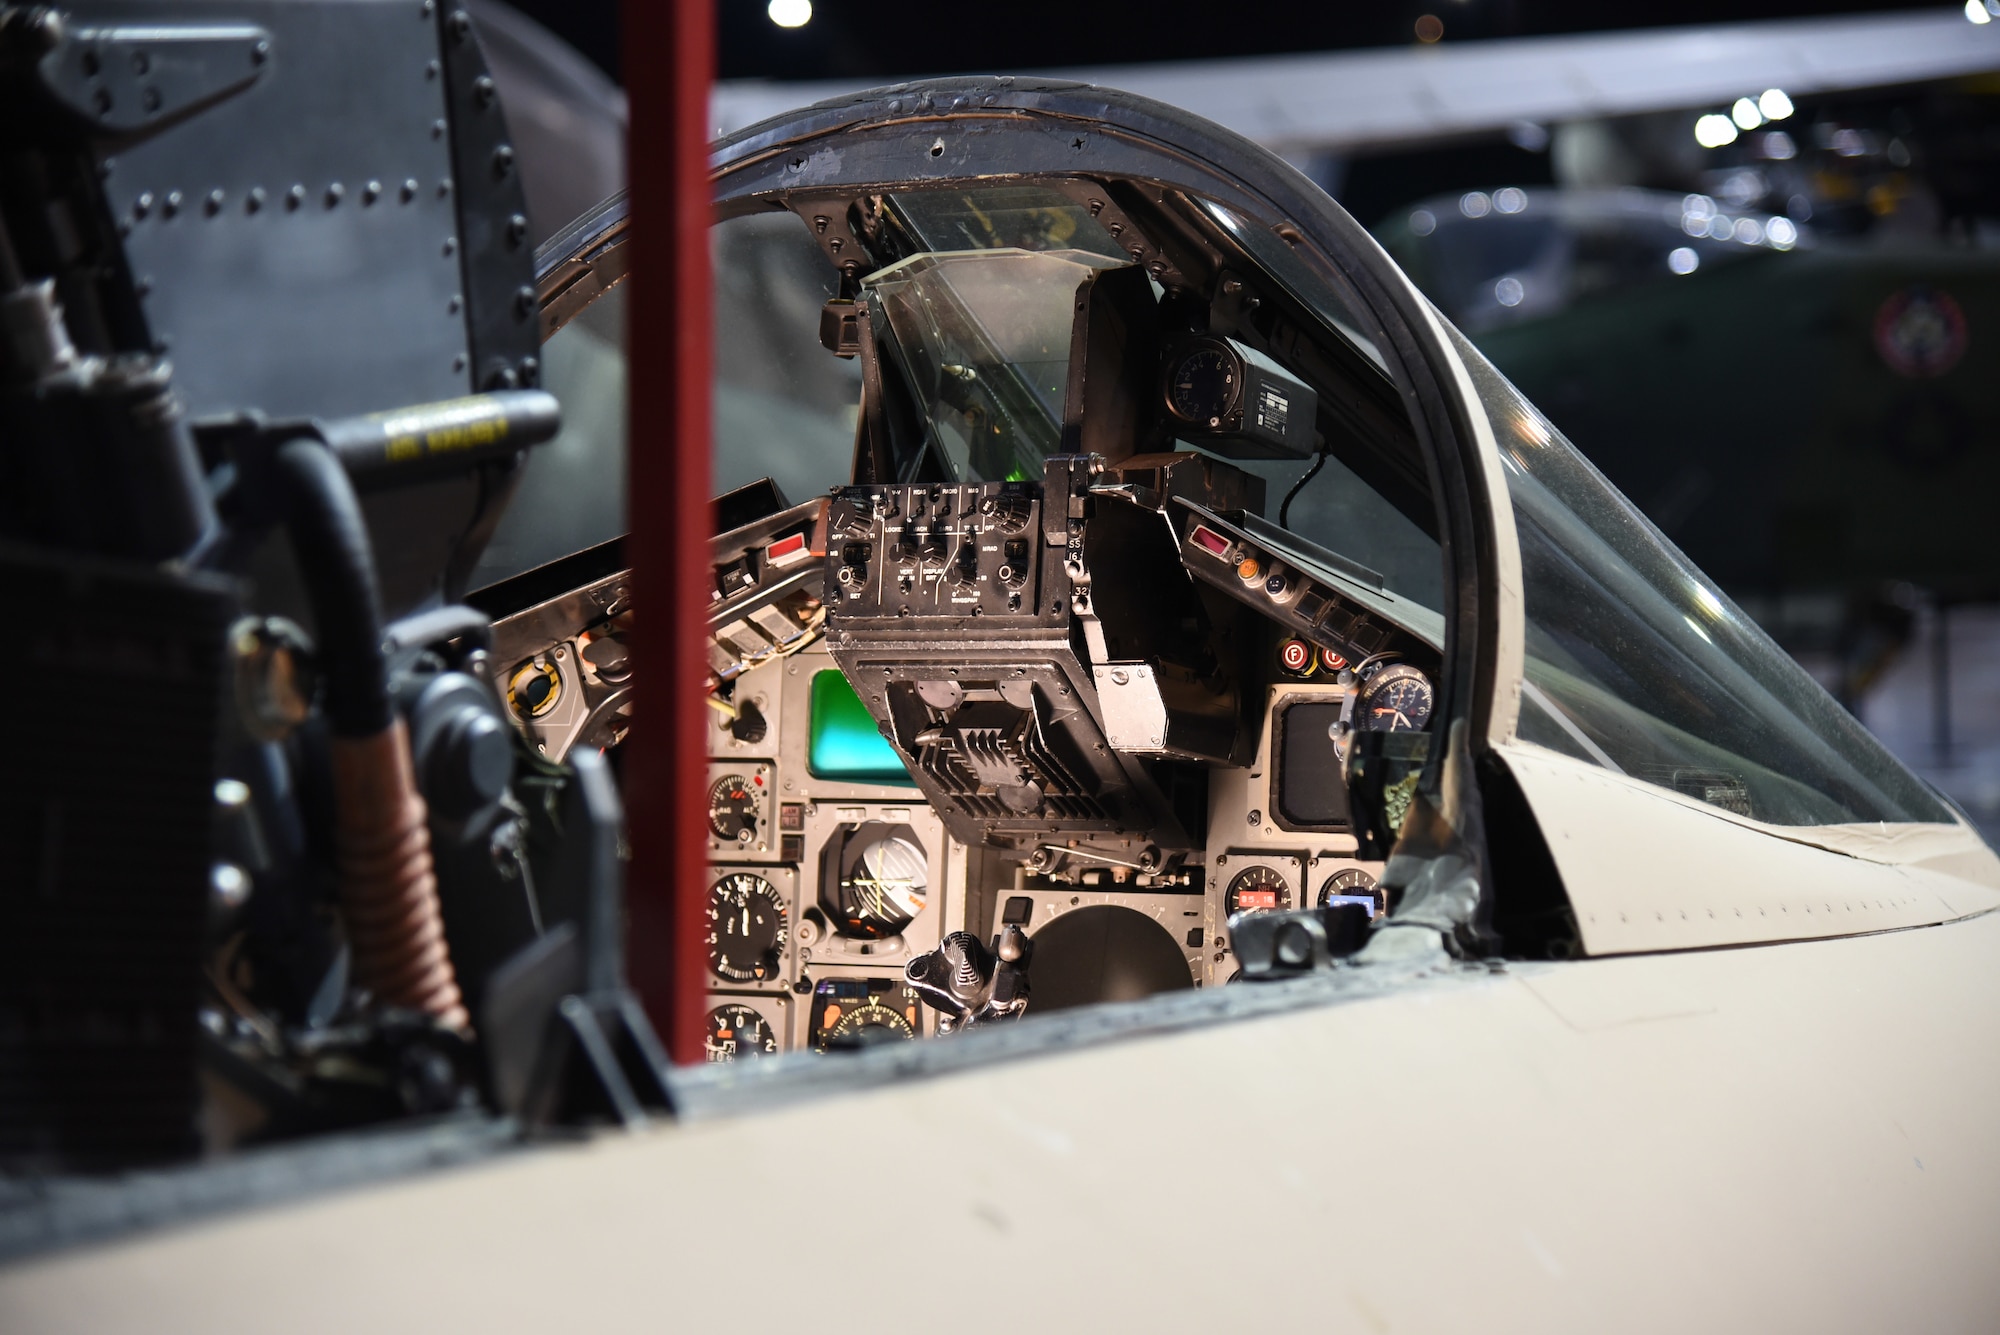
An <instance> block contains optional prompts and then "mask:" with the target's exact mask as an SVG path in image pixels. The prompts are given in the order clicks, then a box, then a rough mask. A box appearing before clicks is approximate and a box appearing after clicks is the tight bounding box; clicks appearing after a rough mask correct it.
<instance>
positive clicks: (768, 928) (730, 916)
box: [708, 872, 791, 983]
mask: <svg viewBox="0 0 2000 1335" xmlns="http://www.w3.org/2000/svg"><path fill="white" fill-rule="evenodd" d="M788 917H789V915H788V914H787V912H786V910H785V902H784V900H782V899H780V898H779V897H778V892H777V891H776V890H775V889H773V888H772V887H771V883H770V882H769V881H767V880H765V879H764V878H763V877H761V876H753V875H751V874H750V873H749V872H737V873H735V874H734V875H732V876H725V877H723V878H722V879H721V880H719V881H717V882H716V883H715V884H714V885H713V886H710V887H709V891H708V967H709V968H711V969H713V970H715V972H716V975H717V976H718V977H721V978H727V979H728V980H729V981H730V982H732V983H764V982H769V981H771V980H772V979H774V978H776V977H777V976H778V975H779V972H780V970H781V967H782V965H783V962H784V954H785V943H786V941H788V940H789V939H790V937H791V924H790V923H789V922H788V921H787V919H788Z"/></svg>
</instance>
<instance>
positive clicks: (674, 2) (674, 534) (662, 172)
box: [619, 0, 715, 1062]
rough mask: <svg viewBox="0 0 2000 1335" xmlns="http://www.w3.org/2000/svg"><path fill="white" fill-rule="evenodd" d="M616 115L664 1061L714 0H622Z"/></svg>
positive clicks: (694, 493)
mask: <svg viewBox="0 0 2000 1335" xmlns="http://www.w3.org/2000/svg"><path fill="white" fill-rule="evenodd" d="M622 17H623V50H622V51H621V52H620V56H619V65H620V67H621V69H622V71H623V73H624V81H625V93H626V97H627V99H628V102H629V106H630V116H631V125H630V131H629V135H628V138H627V141H626V142H627V150H626V179H627V180H628V182H629V183H630V185H629V188H630V191H631V202H632V239H631V241H630V242H629V244H630V246H631V248H632V269H631V277H630V278H628V279H626V282H627V283H628V284H630V286H631V293H630V295H629V297H628V298H627V300H626V305H625V310H626V322H627V325H626V333H625V339H626V355H627V362H626V367H627V372H626V383H627V386H628V388H627V393H628V395H629V398H630V402H629V408H630V414H629V425H628V427H627V429H626V430H627V439H626V446H627V451H628V463H627V470H628V472H627V477H628V481H629V486H628V489H627V492H626V495H627V498H628V505H629V519H628V526H629V536H627V538H626V539H625V542H626V548H625V557H626V560H627V562H628V563H629V564H630V565H631V567H632V594H633V600H634V608H635V610H636V612H637V615H636V616H635V617H634V623H635V624H634V626H633V659H634V664H635V669H636V683H637V684H636V686H635V689H634V695H635V697H636V699H637V703H638V708H637V711H636V714H635V717H634V719H633V728H632V735H631V737H630V739H629V740H628V741H627V743H626V747H625V750H626V755H625V771H624V779H625V802H626V810H625V820H626V825H627V828H628V830H629V832H630V840H631V849H632V861H631V864H630V866H629V868H628V873H627V876H626V905H627V913H628V928H627V935H626V958H627V965H628V969H629V974H630V977H631V981H632V986H633V988H634V989H635V990H636V991H637V993H638V995H639V999H640V1001H641V1002H642V1003H643V1004H644V1006H645V1008H646V1011H647V1014H648V1015H650V1016H651V1017H652V1021H653V1025H654V1027H655V1028H656V1029H657V1030H658V1031H659V1033H660V1036H661V1038H662V1039H663V1040H664V1041H665V1043H666V1047H667V1051H668V1053H669V1054H670V1055H671V1056H672V1057H673V1059H674V1060H675V1061H676V1062H690V1061H695V1060H697V1059H698V1058H699V1057H700V1055H701V1047H702V1038H703V1033H704V1023H703V1013H704V1003H705V999H706V993H707V988H706V986H705V971H706V964H707V952H706V949H705V948H704V946H703V944H702V915H703V909H704V907H705V906H704V903H703V896H702V891H703V888H704V884H703V880H704V873H705V870H706V861H705V857H704V853H703V849H704V847H705V832H706V830H707V827H708V817H707V812H706V810H705V808H704V806H703V794H702V787H703V784H702V779H703V776H704V774H705V773H706V768H707V767H706V762H705V752H706V747H705V746H704V743H703V739H704V737H705V736H706V733H705V729H706V728H707V726H708V721H707V718H706V717H705V715H706V713H707V708H706V706H705V704H704V703H703V700H702V695H703V689H704V686H703V683H704V679H705V678H706V675H707V672H708V663H707V655H706V654H705V653H704V651H703V644H704V640H705V636H704V633H703V622H704V614H705V612H706V608H707V599H706V596H705V594H706V589H705V584H706V581H707V577H708V539H709V533H710V530H711V528H712V524H711V511H712V507H711V505H710V497H709V436H710V412H711V404H710V364H709V340H710V329H711V320H710V314H709V302H710V294H709V258H708V245H709V242H708V229H709V222H710V219H711V216H712V207H711V196H710V187H709V176H708V99H709V85H710V83H711V82H712V81H713V79H714V72H715V10H714V0H625V4H624V12H623V16H622Z"/></svg>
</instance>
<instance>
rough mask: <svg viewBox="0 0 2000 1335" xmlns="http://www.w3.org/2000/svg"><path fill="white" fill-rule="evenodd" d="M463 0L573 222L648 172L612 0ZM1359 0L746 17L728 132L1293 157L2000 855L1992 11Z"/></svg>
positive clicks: (543, 208)
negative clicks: (771, 124) (994, 89)
mask: <svg viewBox="0 0 2000 1335" xmlns="http://www.w3.org/2000/svg"><path fill="white" fill-rule="evenodd" d="M474 7H475V8H476V9H477V10H478V11H479V15H480V18H481V21H482V29H483V31H484V32H485V33H486V34H487V40H488V44H489V46H490V47H491V48H492V49H491V50H490V52H489V55H490V57H491V59H492V62H493V64H494V66H495V70H496V74H497V76H498V77H499V78H500V80H501V82H502V85H503V93H504V96H505V99H506V103H507V107H508V111H509V116H510V119H511V120H512V121H513V123H514V129H515V135H516V141H517V143H518V144H519V145H520V147H521V151H522V157H523V162H524V165H525V172H524V179H525V181H526V184H527V188H528V192H529V202H530V207H531V209H532V210H533V213H534V222H535V225H536V227H537V229H538V231H539V233H540V234H541V235H542V236H547V235H548V234H550V233H552V232H553V231H554V230H555V229H556V228H558V227H560V226H561V225H562V224H563V223H564V222H566V221H567V220H568V219H570V218H571V217H573V216H575V215H576V214H578V213H580V212H582V210H583V209H584V208H586V207H588V206H589V205H590V204H592V203H594V202H595V201H596V200H597V199H599V198H601V197H602V196H604V195H606V194H609V193H611V191H613V190H615V189H616V188H617V187H618V186H619V185H621V184H622V180H621V178H620V172H621V170H622V162H623V157H622V153H623V124H624V120H623V118H624V102H623V96H622V93H621V92H620V90H619V79H620V78H621V77H624V76H629V77H644V72H643V71H637V70H634V71H621V69H620V66H619V61H618V55H619V52H618V43H617V16H616V5H615V3H614V0H562V2H561V3H556V0H520V4H519V6H518V8H510V7H508V6H507V5H505V4H503V3H500V0H476V3H475V5H474ZM1363 8H1364V7H1357V6H1337V7H1336V6H1326V7H1321V8H1320V10H1318V11H1317V12H1304V11H1301V10H1300V9H1299V7H1297V6H1293V5H1282V4H1275V3H1263V2H1262V0H1244V2H1241V3H1238V4H1236V5H1232V6H1229V7H1227V9H1226V11H1225V10H1218V9H1217V8H1216V7H1214V6H1212V5H1201V6H1197V5H1192V4H1185V3H1175V2H1172V0H1169V2H1166V3H1153V4H1148V5H1143V6H1142V5H1138V4H1136V3H1122V2H1121V3H1101V4H1090V5H1079V6H1072V7H1070V8H1069V9H1068V10H1067V11H1066V12H1065V15H1064V18H1063V20H1062V21H1061V23H1059V24H1035V23H1019V24H1008V23H996V22H991V21H989V20H986V19H984V18H980V17H977V16H975V15H971V14H969V13H968V12H967V11H962V10H957V9H954V8H952V7H948V6H941V5H938V4H936V3H935V0H931V2H930V3H916V2H915V0H872V2H871V3H869V4H867V5H865V6H864V5H862V4H860V3H858V0H818V3H817V4H815V3H813V0H720V8H719V18H720V31H721V49H720V52H719V70H720V73H721V75H722V81H721V82H720V83H719V84H718V86H717V88H716V90H715V93H714V97H713V100H712V109H713V118H714V122H715V129H716V131H717V132H718V133H721V132H724V131H727V130H731V129H735V128H738V127H740V126H743V125H748V124H751V123H754V122H755V121H757V120H761V119H763V118H764V117H765V116H768V115H773V114H776V113H778V112H780V111H784V110H787V109H789V108H792V107H796V106H799V105H802V104H804V103H808V102H812V101H817V100H819V99H821V98H825V97H830V96H835V95H838V94H840V93H843V92H847V91H851V90H853V89H857V88H861V87H868V86H872V85H878V84H882V83H887V82H893V81H895V80H896V79H898V78H900V77H908V76H914V75H920V74H939V73H952V72H961V71H968V70H973V69H977V70H979V71H981V72H991V71H994V70H1001V71H1006V72H1017V73H1036V72H1039V73H1048V74H1055V75H1059V76H1061V77H1066V78H1076V79H1081V80H1085V81H1089V82H1096V83H1103V84H1109V85H1112V86H1117V87H1122V88H1126V89H1129V90H1131V91H1134V92H1138V93H1143V94H1146V95H1148V96H1152V97H1156V98H1159V99H1161V100H1163V101H1166V102H1171V103H1174V104H1177V105H1179V106H1183V107H1186V108H1188V109H1189V110H1192V111H1195V112H1197V113H1198V114H1200V115H1203V116H1206V117H1209V118H1211V119H1213V120H1216V121H1218V122H1220V123H1222V124H1224V125H1227V126H1229V127H1231V128H1233V129H1236V130H1238V131H1239V132H1241V133H1243V134H1245V135H1246V136H1248V137H1250V138H1253V139H1256V140H1258V141H1259V142H1261V143H1264V144H1266V145H1268V146H1270V147H1273V148H1275V149H1277V150H1279V151H1280V152H1282V153H1284V154H1285V155H1286V157H1287V158H1288V159H1290V160H1291V161H1292V162H1293V163H1294V165H1296V166H1297V167H1298V168H1299V169H1300V170H1301V171H1303V172H1304V173H1305V174H1306V175H1308V176H1309V177H1311V178H1312V179H1313V180H1314V181H1316V182H1317V183H1318V184H1320V185H1321V186H1322V187H1323V188H1325V189H1326V190H1327V191H1328V192H1329V193H1330V194H1332V195H1333V196H1334V197H1335V198H1337V199H1339V200H1340V201H1341V202H1342V203H1343V204H1344V205H1345V206H1346V207H1347V209H1348V210H1349V211H1350V212H1351V213H1353V214H1354V215H1355V217H1356V218H1357V219H1359V220H1360V221H1361V222H1362V223H1363V224H1365V225H1367V226H1369V227H1370V228H1372V229H1373V230H1374V231H1375V233H1376V235H1377V236H1378V238H1379V239H1380V240H1381V241H1382V243H1383V244H1384V246H1385V247H1387V248H1388V249H1389V250H1390V252H1391V253H1392V254H1393V255H1394V256H1395V257H1396V259H1397V260H1398V261H1399V262H1400V263H1401V264H1402V265H1403V266H1404V268H1405V269H1406V270H1407V271H1408V272H1409V273H1410V275H1411V277H1412V278H1413V279H1414V280H1415V281H1416V282H1417V283H1418V284H1419V285H1420V286H1421V287H1422V288H1423V289H1424V291H1425V292H1426V293H1427V294H1428V295H1429V296H1430V297H1431V299H1432V300H1433V301H1435V302H1436V303H1437V305H1438V306H1439V308H1440V309H1442V310H1443V311H1444V312H1445V314H1446V315H1447V316H1448V317H1450V318H1451V319H1452V320H1453V321H1454V322H1455V323H1457V324H1458V325H1459V326H1460V328H1462V329H1463V330H1464V331H1465V332H1466V333H1467V334H1468V335H1469V336H1470V337H1472V338H1473V339H1474V341H1475V342H1477V343H1478V344H1479V345H1480V347H1481V348H1482V349H1483V350H1484V351H1485V352H1486V353H1487V355H1488V356H1490V357H1491V358H1492V359H1493V360H1494V361H1495V363H1496V364H1498V365H1499V366H1500V367H1501V369H1502V370H1503V371H1505V372H1506V373H1507V374H1508V375H1509V376H1510V377H1511V378H1512V379H1514V380H1515V381H1516V383H1517V384H1519V385H1520V387H1521V388H1522V389H1523V390H1524V391H1525V392H1526V393H1527V394H1528V396H1529V397H1530V398H1532V399H1533V400H1535V401H1536V402H1537V403H1538V404H1540V405H1541V406H1542V407H1543V408H1544V410H1545V411H1547V412H1548V413H1549V414H1550V415H1551V416H1552V417H1553V418H1554V419H1555V421H1556V422H1557V424H1558V425H1559V426H1561V427H1562V428H1563V429H1564V430H1565V431H1566V432H1567V434H1569V436H1570V437H1571V438H1572V439H1573V440H1574V441H1575V442H1576V443H1577V444H1578V445H1579V446H1580V447H1582V448H1583V450H1584V451H1585V452H1586V453H1587V454H1589V455H1590V457H1591V458H1592V459H1593V460H1594V461H1595V462H1596V463H1597V464H1598V466H1599V467H1600V468H1602V469H1603V470H1604V471H1605V472H1606V473H1607V474H1608V475H1609V476H1610V478H1611V479H1612V481H1613V482H1615V483H1616V484H1617V485H1618V486H1619V488H1620V489H1621V490H1622V491H1624V492H1625V493H1626V494H1627V495H1629V496H1631V497H1632V498H1633V499H1634V500H1635V502H1636V503H1637V504H1638V505H1639V506H1640V507H1641V508H1642V509H1643V510H1645V512H1646V513H1647V515H1648V516H1649V517H1650V518H1651V519H1652V520H1653V521H1654V522H1655V523H1656V524H1658V525H1659V526H1660V527H1661V528H1662V529H1663V530H1665V531H1666V533H1667V534H1668V535H1669V536H1670V537H1671V538H1673V539H1674V541H1676V542H1677V543H1679V544H1680V545H1681V546H1682V547H1683V548H1684V549H1685V550H1687V552H1688V553H1689V554H1690V555H1691V556H1692V557H1693V558H1694V560H1695V561H1696V562H1697V564H1699V565H1701V566H1702V567H1703V568H1704V569H1706V570H1707V571H1708V572H1709V573H1711V574H1712V575H1713V576H1714V577H1715V578H1716V579H1717V580H1718V581H1719V582H1720V583H1721V584H1722V585H1723V586H1724V587H1725V588H1726V589H1728V590H1729V591H1730V592H1731V593H1732V595H1734V596H1735V597H1736V599H1737V600H1738V601H1739V602H1740V603H1742V604H1743V606H1744V607H1745V608H1746V610H1748V611H1749V612H1750V613H1751V614H1752V615H1753V616H1755V617H1756V618H1757V619H1758V620H1759V621H1760V622H1762V623H1763V624H1764V625H1765V627H1766V628H1767V629H1768V630H1770V631H1771V633H1772V634H1773V635H1774V636H1776V637H1777V639H1778V640H1779V642H1780V643H1782V644H1784V645H1785V646H1786V648H1787V649H1789V650H1790V651H1791V652H1792V653H1793V654H1795V655H1796V656H1797V657H1798V658H1799V659H1800V661H1801V662H1803V663H1804V664H1805V665H1806V666H1807V667H1808V668H1809V669H1810V670H1812V671H1813V672H1814V673H1815V674H1816V675H1817V676H1819V677H1820V679H1821V680H1822V681H1823V682H1824V683H1825V684H1826V685H1827V686H1828V688H1829V689H1831V690H1833V691H1834V692H1835V694H1836V695H1838V696H1839V697H1840V698H1841V699H1842V700H1843V701H1844V702H1845V703H1846V704H1847V705H1848V706H1849V708H1851V709H1853V710H1854V711H1855V713H1856V714H1857V715H1858V716H1859V717H1860V718H1861V719H1862V721H1863V722H1864V723H1866V724H1867V725H1868V726H1869V727H1871V728H1873V729H1874V730H1875V731H1876V732H1877V733H1878V734H1879V735H1880V736H1881V737H1882V738H1883V739H1884V740H1885V741H1886V742H1887V743H1888V744H1889V745H1890V746H1891V747H1892V748H1893V749H1894V750H1896V751H1897V753H1898V754H1899V755H1901V756H1902V757H1903V759H1904V760H1906V761H1907V762H1909V763H1910V764H1911V765H1912V766H1913V767H1915V768H1916V769H1917V770H1918V771H1919V772H1920V773H1922V774H1924V775H1925V776H1926V777H1927V778H1929V779H1930V780H1932V781H1933V782H1934V783H1936V784H1937V785H1938V786H1939V787H1940V788H1941V789H1942V790H1943V791H1945V792H1946V793H1947V794H1948V795H1949V796H1951V797H1952V798H1953V799H1955V800H1956V801H1958V802H1959V803H1960V804H1961V805H1962V806H1963V807H1965V808H1966V810H1967V811H1968V814H1970V815H1971V816H1972V817H1973V818H1974V819H1975V820H1976V821H1978V822H1979V823H1980V824H1981V825H1982V826H1983V827H1984V828H1985V830H1986V831H1987V833H1988V837H1989V838H1993V837H1995V836H1996V835H2000V522H1996V517H1995V514H1996V510H2000V382H1996V377H1995V376H1994V374H1993V371H1994V370H1995V369H1996V366H1997V365H2000V361H1996V358H2000V0H1971V2H1970V3H1968V4H1966V5H1964V6H1963V7H1957V8H1945V9H1939V8H1928V7H1925V8H1904V9H1890V10H1888V11H1887V12H1847V11H1854V10H1862V11H1881V10H1883V8H1884V7H1883V6H1882V5H1880V4H1879V3H1876V4H1864V5H1842V4H1838V3H1821V4H1812V5H1803V4H1788V3H1763V4H1758V3H1754V2H1753V3H1749V4H1735V5H1728V6H1723V5H1720V4H1707V5H1700V4H1696V5H1681V6H1676V7H1671V8H1668V7H1653V8H1647V9H1644V10H1640V11H1621V12H1617V13H1611V12H1607V9H1606V7H1604V6H1600V5H1583V4H1577V3H1562V2H1560V0H1550V2H1548V3H1538V2H1537V0H1424V3H1420V4H1408V3H1392V4H1388V5H1381V6H1368V7H1365V10H1366V12H1365V13H1364V12H1359V11H1360V10H1362V9H1363ZM1349 10H1355V11H1357V12H1353V13H1350V12H1347V11H1349ZM1745 19H1749V20H1751V21H1743V20H1745ZM1668 25H1671V26H1668ZM743 318H745V317H744V316H742V315H741V314H740V313H739V314H738V315H736V316H733V317H732V316H731V315H729V314H728V313H727V312H726V311H724V312H719V319H722V320H725V321H727V320H730V319H736V320H739V321H740V320H741V319H743ZM749 318H752V319H754V315H752V316H750V317H749ZM753 332H754V331H753ZM718 334H719V337H723V338H725V339H726V340H727V341H728V343H729V345H730V346H731V348H732V357H733V356H735V349H738V348H744V349H746V351H745V355H750V356H754V355H756V347H757V344H758V340H757V339H755V338H754V337H752V338H749V339H747V340H746V339H745V338H744V337H743V334H744V331H742V330H719V331H718ZM772 346H776V345H775V344H773V345H772ZM725 374H726V371H725ZM722 388H723V389H724V390H725V391H726V388H727V387H726V385H725V386H723V387H722ZM723 416H724V417H725V418H726V416H727V414H724V415H723Z"/></svg>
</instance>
